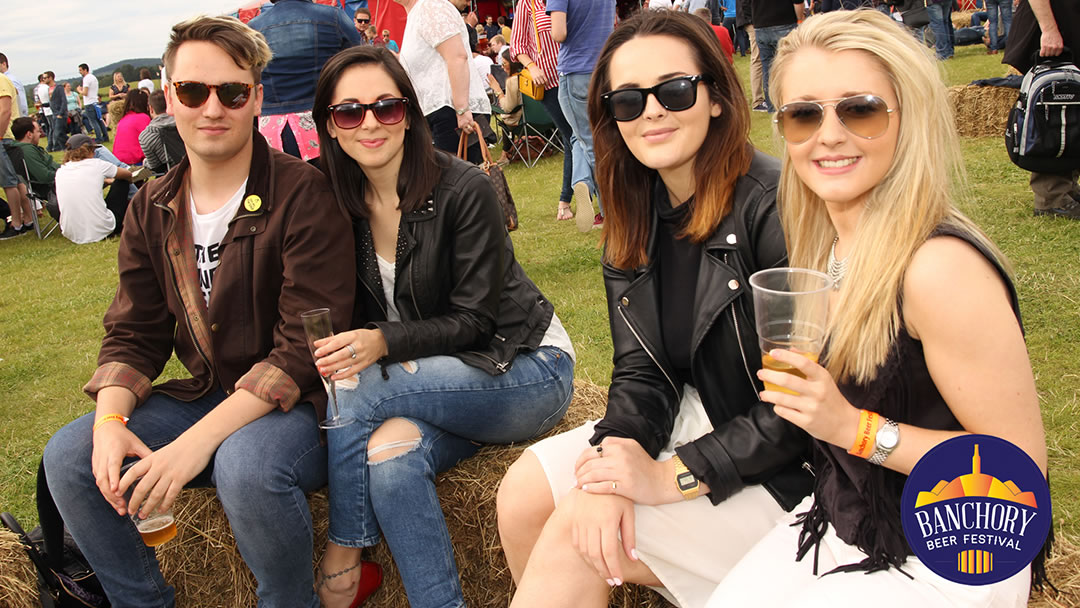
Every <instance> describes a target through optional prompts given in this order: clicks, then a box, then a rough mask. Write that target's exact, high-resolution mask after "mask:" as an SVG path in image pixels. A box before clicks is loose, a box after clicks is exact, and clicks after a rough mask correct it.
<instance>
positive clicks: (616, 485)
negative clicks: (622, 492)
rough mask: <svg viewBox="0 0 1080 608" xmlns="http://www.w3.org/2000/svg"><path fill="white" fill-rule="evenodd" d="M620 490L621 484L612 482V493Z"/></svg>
mask: <svg viewBox="0 0 1080 608" xmlns="http://www.w3.org/2000/svg"><path fill="white" fill-rule="evenodd" d="M618 488H619V484H618V482H615V481H613V482H611V491H612V492H614V491H615V490H617V489H618Z"/></svg>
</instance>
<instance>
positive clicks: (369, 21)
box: [356, 19, 371, 23]
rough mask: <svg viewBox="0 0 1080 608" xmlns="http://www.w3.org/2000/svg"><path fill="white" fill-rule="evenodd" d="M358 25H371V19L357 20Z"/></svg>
mask: <svg viewBox="0 0 1080 608" xmlns="http://www.w3.org/2000/svg"><path fill="white" fill-rule="evenodd" d="M356 22H357V23H371V19H357V20H356Z"/></svg>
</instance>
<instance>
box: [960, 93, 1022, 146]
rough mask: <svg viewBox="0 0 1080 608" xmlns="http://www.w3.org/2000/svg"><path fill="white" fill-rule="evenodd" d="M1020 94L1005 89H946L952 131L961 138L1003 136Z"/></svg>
mask: <svg viewBox="0 0 1080 608" xmlns="http://www.w3.org/2000/svg"><path fill="white" fill-rule="evenodd" d="M1019 95H1020V92H1019V91H1018V90H1017V89H1010V88H1008V87H975V86H970V85H969V86H957V87H949V102H950V103H951V104H952V107H953V113H954V115H955V116H956V131H957V133H959V134H960V135H962V136H964V137H1003V136H1004V135H1005V123H1006V121H1007V120H1008V118H1009V110H1010V109H1011V108H1012V106H1013V104H1015V103H1016V99H1017V97H1019Z"/></svg>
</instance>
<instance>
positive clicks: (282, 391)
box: [235, 361, 300, 412]
mask: <svg viewBox="0 0 1080 608" xmlns="http://www.w3.org/2000/svg"><path fill="white" fill-rule="evenodd" d="M235 388H236V390H240V389H244V390H245V391H247V392H249V393H251V394H253V395H255V396H256V397H258V398H259V399H262V400H263V401H267V402H270V403H273V404H274V405H276V406H277V407H279V408H281V409H282V410H283V411H286V412H287V411H289V410H291V409H292V407H293V406H294V405H296V402H297V401H299V400H300V387H299V386H297V385H296V382H293V379H292V378H290V377H289V375H288V374H286V373H285V371H284V370H282V369H281V368H279V367H276V366H273V365H271V364H269V363H267V362H265V361H261V362H259V363H256V364H255V365H254V366H252V368H251V371H249V372H248V373H246V374H244V375H243V376H242V377H241V378H240V379H239V380H237V381H236V387H235Z"/></svg>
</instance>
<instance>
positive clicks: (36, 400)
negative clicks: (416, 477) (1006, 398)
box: [0, 47, 1080, 533]
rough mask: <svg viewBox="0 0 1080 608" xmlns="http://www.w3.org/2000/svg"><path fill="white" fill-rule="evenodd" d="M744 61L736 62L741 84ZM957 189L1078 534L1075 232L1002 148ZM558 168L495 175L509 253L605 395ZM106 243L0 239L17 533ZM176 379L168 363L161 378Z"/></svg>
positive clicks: (2, 418) (604, 352) (986, 155)
mask: <svg viewBox="0 0 1080 608" xmlns="http://www.w3.org/2000/svg"><path fill="white" fill-rule="evenodd" d="M999 60H1000V55H999V56H993V57H988V56H986V55H985V54H983V53H982V47H961V48H958V49H957V57H956V58H955V59H952V60H950V61H948V62H947V63H946V64H945V66H944V71H945V75H946V79H947V81H948V83H949V84H966V83H967V82H970V81H971V80H973V79H976V78H987V77H993V76H1001V75H1003V74H1004V73H1005V68H1004V67H1003V66H1001V65H1000V63H998V62H999ZM748 64H749V60H748V58H739V57H736V67H737V68H738V70H739V71H740V74H741V75H742V77H743V79H744V82H746V78H747V70H748ZM753 119H754V124H753V130H752V138H753V140H754V142H755V144H756V145H757V146H758V147H760V148H761V149H763V150H765V151H768V152H771V153H774V154H775V153H776V152H777V151H778V150H779V142H778V141H777V140H776V139H775V138H774V136H773V134H772V131H771V125H770V123H769V120H768V116H767V115H766V114H763V113H754V115H753ZM964 157H965V160H966V164H967V171H968V178H969V180H968V182H969V183H968V187H967V192H966V193H965V195H964V196H963V197H962V198H961V200H960V201H959V204H960V206H961V207H962V209H963V210H964V211H965V212H966V213H968V214H969V215H970V216H971V217H972V218H974V219H975V221H976V222H978V223H979V224H980V225H981V226H982V227H983V228H984V229H985V230H986V231H987V232H988V233H989V234H990V236H991V237H992V238H993V239H994V240H995V241H996V242H997V243H998V244H999V245H1000V246H1001V248H1002V249H1003V250H1004V251H1005V253H1006V254H1007V255H1008V256H1009V257H1010V259H1011V260H1012V262H1013V264H1014V266H1015V271H1016V284H1017V287H1018V289H1019V292H1020V300H1021V308H1022V311H1023V314H1024V323H1025V327H1026V330H1027V340H1028V348H1029V352H1030V355H1031V360H1032V365H1033V367H1034V371H1035V376H1036V383H1037V387H1038V390H1039V398H1040V403H1041V406H1042V412H1043V420H1044V423H1045V426H1046V430H1047V444H1048V446H1049V452H1050V470H1051V477H1052V493H1053V500H1054V502H1055V505H1054V507H1055V512H1056V520H1057V521H1058V522H1059V524H1060V526H1061V528H1063V529H1064V531H1067V532H1070V533H1076V532H1077V531H1078V528H1077V525H1078V524H1080V514H1078V513H1077V511H1078V510H1080V459H1078V457H1077V453H1078V451H1080V424H1078V420H1080V372H1078V365H1077V362H1078V361H1080V222H1070V221H1067V220H1058V219H1044V218H1038V219H1036V218H1034V217H1032V212H1031V209H1032V207H1031V192H1030V190H1029V189H1028V186H1027V179H1028V174H1027V173H1025V172H1023V171H1021V170H1019V169H1017V168H1016V167H1014V166H1013V165H1012V164H1011V163H1010V162H1009V160H1008V158H1007V156H1006V154H1005V150H1004V143H1003V140H1002V138H1000V137H994V138H980V139H967V140H965V141H964ZM561 166H562V163H561V159H560V158H558V157H555V158H548V159H545V160H544V161H542V162H541V163H540V164H539V165H538V166H537V167H535V168H533V169H527V168H525V167H523V166H521V165H519V164H515V165H511V166H509V167H507V170H506V172H507V176H508V179H509V181H510V184H511V187H512V190H513V194H514V197H515V199H516V201H517V205H518V211H519V214H520V217H521V228H520V229H519V230H518V231H517V232H516V233H514V242H515V245H516V248H517V255H518V257H519V259H520V261H521V263H522V265H523V266H524V268H525V269H526V271H527V272H528V274H529V275H530V276H531V277H532V278H533V279H534V280H535V282H536V283H537V284H538V285H539V286H540V288H541V289H542V290H543V291H544V292H545V294H546V295H547V296H548V297H549V298H550V299H551V300H552V302H554V304H555V307H556V310H557V312H558V314H559V316H560V317H561V318H562V320H563V322H564V324H565V325H566V327H567V329H568V331H569V333H570V336H571V338H572V339H573V341H574V345H575V348H576V349H577V352H578V355H579V360H578V367H577V376H578V378H581V379H585V380H589V381H591V382H594V383H597V384H600V385H607V384H608V381H609V377H610V373H611V342H610V338H609V335H608V322H607V314H606V312H605V307H604V293H603V286H602V282H601V276H600V271H599V259H600V251H599V249H598V247H597V244H598V241H599V233H598V232H597V231H593V232H591V233H586V234H580V233H578V232H577V231H576V229H575V228H574V223H573V222H556V221H555V219H554V218H555V210H556V202H557V197H558V189H559V175H560V174H559V172H560V170H561ZM116 249H117V243H116V241H115V240H113V241H106V242H102V243H96V244H92V245H82V246H75V245H73V244H71V243H70V242H68V241H67V240H65V239H64V238H63V237H62V236H60V235H59V232H57V233H56V234H55V235H54V236H53V237H51V238H49V239H48V240H45V241H38V240H37V239H35V238H34V237H32V236H27V237H22V238H19V239H15V240H10V241H4V242H0V260H2V264H3V275H2V278H0V319H2V322H0V394H3V395H4V396H5V398H4V399H3V400H2V401H0V429H2V431H0V445H2V448H0V454H2V455H3V456H2V458H3V460H2V461H0V509H2V510H9V511H12V512H14V513H15V515H16V516H17V517H18V518H19V519H21V520H23V521H26V522H31V521H35V520H36V519H37V517H36V513H35V511H34V504H33V492H34V485H33V484H34V473H35V471H36V469H37V462H38V458H39V456H40V453H41V449H42V447H43V446H44V445H45V442H46V441H47V440H48V438H49V436H50V435H51V434H52V433H53V432H54V431H55V430H56V429H57V428H59V427H60V426H62V425H63V424H64V423H66V422H68V421H69V420H71V419H73V418H75V417H76V416H79V415H81V414H83V413H85V412H87V411H90V409H91V407H92V403H91V402H90V401H89V400H88V399H87V398H86V397H85V396H84V395H83V394H82V392H81V390H80V387H81V386H82V384H83V383H84V382H85V381H86V380H87V378H89V376H90V374H91V373H92V372H93V370H94V368H95V365H96V356H97V347H98V344H99V341H100V339H101V336H102V327H101V316H102V314H103V312H104V310H105V308H106V306H107V305H108V303H109V301H110V299H111V298H112V294H113V291H114V288H115V284H116ZM182 373H183V370H182V369H181V368H180V367H179V365H177V364H176V362H175V360H174V361H173V362H172V364H171V365H170V366H169V367H168V368H167V370H166V374H168V375H179V374H182Z"/></svg>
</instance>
